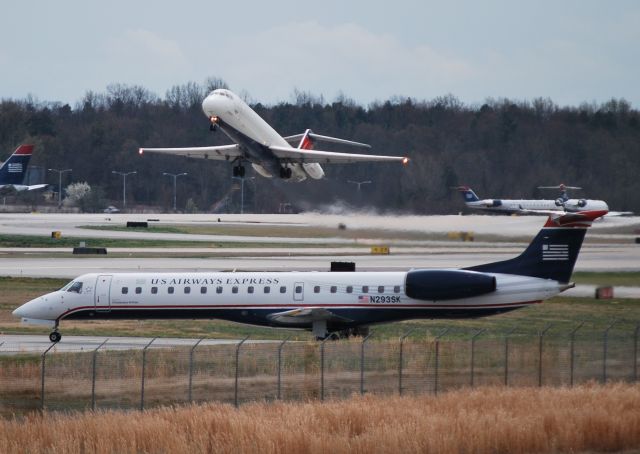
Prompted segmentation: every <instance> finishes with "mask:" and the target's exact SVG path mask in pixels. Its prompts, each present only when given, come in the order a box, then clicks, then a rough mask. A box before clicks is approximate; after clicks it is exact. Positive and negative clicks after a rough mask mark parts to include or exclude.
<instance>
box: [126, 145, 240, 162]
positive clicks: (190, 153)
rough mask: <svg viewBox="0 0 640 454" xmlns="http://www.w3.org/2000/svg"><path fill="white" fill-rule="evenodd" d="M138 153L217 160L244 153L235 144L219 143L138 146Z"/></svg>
mask: <svg viewBox="0 0 640 454" xmlns="http://www.w3.org/2000/svg"><path fill="white" fill-rule="evenodd" d="M138 153H140V154H144V153H158V154H165V155H166V154H168V155H176V156H186V157H188V158H202V159H214V160H217V161H233V160H234V159H236V158H240V157H244V153H243V152H242V150H241V149H240V146H239V145H237V144H232V145H220V146H215V147H188V148H140V150H139V151H138Z"/></svg>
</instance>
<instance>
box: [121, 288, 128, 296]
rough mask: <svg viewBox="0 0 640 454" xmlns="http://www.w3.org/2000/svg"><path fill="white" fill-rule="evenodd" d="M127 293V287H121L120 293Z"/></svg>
mask: <svg viewBox="0 0 640 454" xmlns="http://www.w3.org/2000/svg"><path fill="white" fill-rule="evenodd" d="M127 293H129V287H122V294H123V295H126V294H127Z"/></svg>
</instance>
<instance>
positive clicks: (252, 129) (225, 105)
mask: <svg viewBox="0 0 640 454" xmlns="http://www.w3.org/2000/svg"><path fill="white" fill-rule="evenodd" d="M202 110H203V112H204V114H205V115H206V116H207V117H208V118H209V119H212V118H213V119H215V124H216V125H217V127H219V128H220V129H221V130H222V131H223V132H224V133H225V134H226V135H227V136H228V137H229V138H230V139H231V140H232V141H234V142H235V143H238V144H240V145H241V146H242V147H243V148H244V150H245V151H246V153H248V155H249V157H250V160H251V162H252V167H253V168H254V169H255V170H256V172H258V173H259V174H261V175H262V176H265V177H272V176H274V175H278V173H279V172H280V168H281V163H280V161H279V160H278V159H277V158H276V156H275V155H274V154H273V153H272V152H271V151H270V150H269V148H268V147H270V146H278V147H289V148H293V147H291V145H290V144H289V142H287V141H286V140H285V139H284V138H283V137H282V136H281V135H280V134H278V133H277V132H276V130H275V129H273V128H272V127H271V126H270V125H269V124H268V123H267V122H266V121H264V120H263V119H262V118H261V117H260V116H259V115H258V114H257V113H256V112H255V111H254V110H253V109H252V108H251V107H249V106H248V105H247V103H245V102H244V101H243V100H242V99H241V98H240V97H238V96H237V95H235V94H234V93H233V92H231V91H230V90H225V89H218V90H214V91H212V92H211V93H210V94H209V95H208V96H207V97H206V98H205V99H204V101H203V102H202ZM288 166H289V168H291V172H292V174H291V178H292V179H293V180H294V181H302V180H305V179H306V178H307V176H310V177H311V178H313V179H316V180H317V179H320V178H322V177H323V176H324V171H323V170H322V167H321V166H320V164H318V163H305V164H299V163H294V162H292V163H289V164H288Z"/></svg>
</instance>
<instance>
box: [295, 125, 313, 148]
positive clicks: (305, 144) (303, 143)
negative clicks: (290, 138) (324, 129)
mask: <svg viewBox="0 0 640 454" xmlns="http://www.w3.org/2000/svg"><path fill="white" fill-rule="evenodd" d="M311 136H312V133H311V129H307V130H306V131H305V132H304V133H303V134H302V138H301V139H300V144H299V145H298V149H299V150H313V146H314V141H313V139H312V137H311Z"/></svg>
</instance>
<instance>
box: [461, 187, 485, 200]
mask: <svg viewBox="0 0 640 454" xmlns="http://www.w3.org/2000/svg"><path fill="white" fill-rule="evenodd" d="M456 189H457V190H458V191H459V192H460V193H461V194H462V197H463V198H464V201H465V202H477V201H479V200H480V199H479V198H478V196H477V195H476V193H475V192H473V189H471V188H470V187H469V186H458V187H457V188H456Z"/></svg>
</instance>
